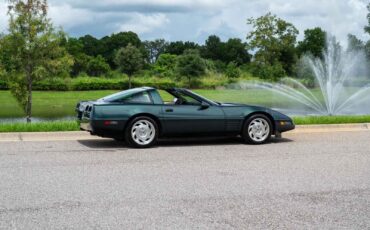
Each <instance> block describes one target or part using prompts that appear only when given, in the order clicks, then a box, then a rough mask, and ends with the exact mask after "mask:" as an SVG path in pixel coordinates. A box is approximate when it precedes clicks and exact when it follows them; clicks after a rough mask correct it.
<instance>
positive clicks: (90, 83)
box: [71, 77, 128, 91]
mask: <svg viewBox="0 0 370 230" xmlns="http://www.w3.org/2000/svg"><path fill="white" fill-rule="evenodd" d="M125 88H128V82H127V80H124V79H106V78H97V77H78V78H75V79H72V81H71V90H81V91H84V90H105V89H111V90H120V89H125Z"/></svg>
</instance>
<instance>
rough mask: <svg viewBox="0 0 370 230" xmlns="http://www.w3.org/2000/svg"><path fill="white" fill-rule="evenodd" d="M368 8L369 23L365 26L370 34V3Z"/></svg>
mask: <svg viewBox="0 0 370 230" xmlns="http://www.w3.org/2000/svg"><path fill="white" fill-rule="evenodd" d="M367 10H368V11H369V12H368V14H367V22H368V25H367V26H365V28H364V29H365V32H366V33H368V34H370V3H369V4H368V5H367Z"/></svg>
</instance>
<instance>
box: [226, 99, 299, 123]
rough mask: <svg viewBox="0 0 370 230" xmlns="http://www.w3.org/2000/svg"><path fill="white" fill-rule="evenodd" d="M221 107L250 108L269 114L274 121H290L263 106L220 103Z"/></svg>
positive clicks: (286, 117) (288, 118)
mask: <svg viewBox="0 0 370 230" xmlns="http://www.w3.org/2000/svg"><path fill="white" fill-rule="evenodd" d="M220 105H221V106H222V107H241V108H243V107H245V108H249V109H250V108H251V109H253V110H255V111H261V112H266V113H269V114H271V116H272V117H273V118H274V119H275V120H289V121H291V120H292V119H291V118H290V117H289V116H287V115H285V114H282V113H280V112H278V111H276V110H273V109H269V108H266V107H263V106H258V105H247V104H240V103H221V104H220Z"/></svg>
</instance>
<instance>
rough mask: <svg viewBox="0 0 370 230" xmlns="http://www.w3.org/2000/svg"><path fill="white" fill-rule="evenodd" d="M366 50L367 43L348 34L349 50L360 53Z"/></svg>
mask: <svg viewBox="0 0 370 230" xmlns="http://www.w3.org/2000/svg"><path fill="white" fill-rule="evenodd" d="M364 48H365V43H364V42H363V41H361V40H360V39H358V38H357V37H356V35H353V34H348V50H349V51H359V50H363V49H364Z"/></svg>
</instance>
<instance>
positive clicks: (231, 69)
mask: <svg viewBox="0 0 370 230" xmlns="http://www.w3.org/2000/svg"><path fill="white" fill-rule="evenodd" d="M225 74H226V76H227V77H228V78H229V79H234V78H238V77H240V70H239V68H238V66H237V64H236V63H235V62H230V63H229V64H228V65H227V67H226V71H225Z"/></svg>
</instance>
